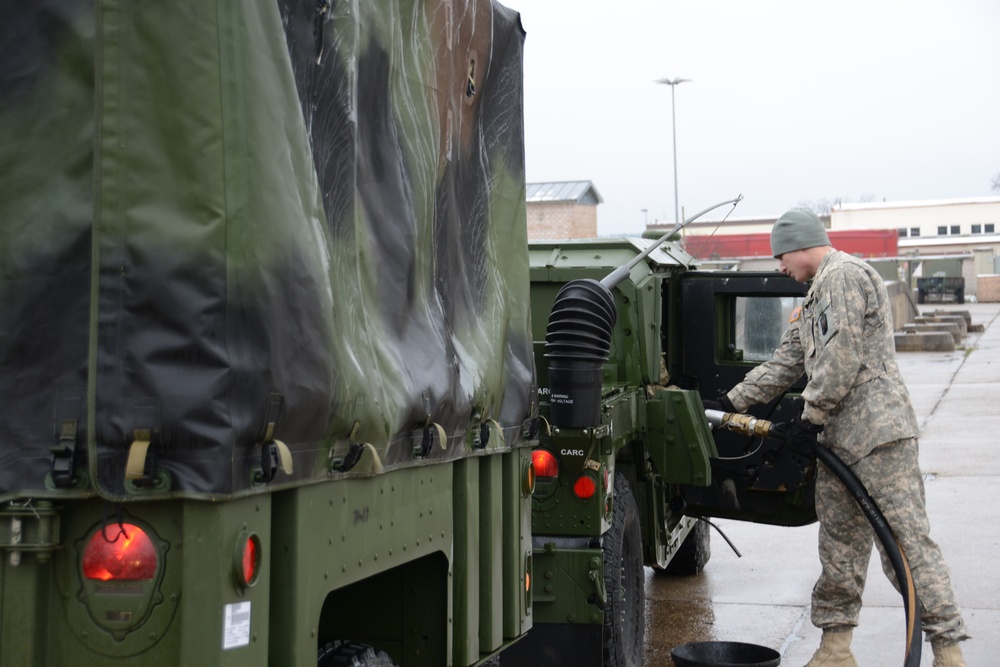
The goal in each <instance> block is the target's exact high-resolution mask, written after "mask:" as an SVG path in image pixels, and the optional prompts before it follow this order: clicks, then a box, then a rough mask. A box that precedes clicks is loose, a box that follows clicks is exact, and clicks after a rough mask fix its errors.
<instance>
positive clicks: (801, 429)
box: [771, 418, 823, 457]
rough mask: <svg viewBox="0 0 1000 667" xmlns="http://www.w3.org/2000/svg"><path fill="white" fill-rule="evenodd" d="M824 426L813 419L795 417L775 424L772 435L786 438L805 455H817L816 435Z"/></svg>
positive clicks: (788, 442)
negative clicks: (815, 422) (814, 422)
mask: <svg viewBox="0 0 1000 667" xmlns="http://www.w3.org/2000/svg"><path fill="white" fill-rule="evenodd" d="M822 430H823V427H822V426H820V425H818V424H813V423H812V422H811V421H809V420H806V419H801V418H795V419H792V420H791V421H787V422H781V423H778V424H775V425H774V427H773V428H772V429H771V437H772V438H775V439H777V440H784V441H785V444H786V445H787V446H789V447H790V448H791V449H792V450H794V451H795V452H797V453H799V454H803V455H805V456H809V457H813V456H816V437H817V436H818V435H819V434H820V432H822Z"/></svg>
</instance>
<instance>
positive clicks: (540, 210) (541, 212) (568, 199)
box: [527, 181, 604, 240]
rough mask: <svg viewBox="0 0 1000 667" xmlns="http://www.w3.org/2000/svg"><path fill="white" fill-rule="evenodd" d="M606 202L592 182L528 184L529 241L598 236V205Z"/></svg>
mask: <svg viewBox="0 0 1000 667" xmlns="http://www.w3.org/2000/svg"><path fill="white" fill-rule="evenodd" d="M603 201H604V199H602V198H601V195H600V194H599V193H598V192H597V188H595V187H594V184H593V183H591V182H590V181H561V182H556V183H528V184H527V213H528V239H529V240H536V239H589V238H593V237H595V236H597V205H598V204H600V203H601V202H603Z"/></svg>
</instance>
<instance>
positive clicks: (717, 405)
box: [701, 394, 736, 412]
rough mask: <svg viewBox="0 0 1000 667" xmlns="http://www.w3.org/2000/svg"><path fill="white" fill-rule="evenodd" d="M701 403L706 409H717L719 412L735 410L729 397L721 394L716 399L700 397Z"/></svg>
mask: <svg viewBox="0 0 1000 667" xmlns="http://www.w3.org/2000/svg"><path fill="white" fill-rule="evenodd" d="M701 404H702V405H704V406H705V409H706V410H718V411H719V412H736V408H735V407H734V406H733V402H732V401H730V400H729V397H728V396H726V395H725V394H722V395H721V396H719V397H718V398H716V399H711V398H703V399H701Z"/></svg>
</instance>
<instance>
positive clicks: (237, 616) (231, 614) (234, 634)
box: [222, 601, 250, 651]
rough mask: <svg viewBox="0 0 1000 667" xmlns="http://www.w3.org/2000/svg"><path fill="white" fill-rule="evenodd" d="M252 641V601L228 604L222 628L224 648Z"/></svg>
mask: <svg viewBox="0 0 1000 667" xmlns="http://www.w3.org/2000/svg"><path fill="white" fill-rule="evenodd" d="M249 643H250V602H249V601H248V602H237V603H236V604H227V605H226V620H225V624H224V625H223V629H222V650H224V651H225V650H228V649H231V648H237V647H239V646H246V645H247V644H249Z"/></svg>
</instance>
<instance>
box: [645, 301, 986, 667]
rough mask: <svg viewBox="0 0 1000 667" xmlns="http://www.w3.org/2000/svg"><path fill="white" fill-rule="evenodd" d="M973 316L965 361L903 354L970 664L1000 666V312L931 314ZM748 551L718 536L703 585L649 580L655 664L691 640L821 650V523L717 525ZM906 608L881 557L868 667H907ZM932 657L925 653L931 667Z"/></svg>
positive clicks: (866, 626) (795, 653)
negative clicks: (817, 619)
mask: <svg viewBox="0 0 1000 667" xmlns="http://www.w3.org/2000/svg"><path fill="white" fill-rule="evenodd" d="M921 309H922V310H923V311H927V312H929V311H931V310H936V309H942V310H967V311H969V312H970V313H971V315H972V322H973V324H982V325H984V326H985V331H984V332H982V333H970V334H969V336H968V337H967V338H966V339H965V340H964V341H963V342H962V343H961V347H960V348H959V349H956V351H954V352H900V353H898V354H897V359H898V361H899V366H900V368H901V370H902V373H903V377H904V378H905V380H906V385H907V387H908V389H909V391H910V396H911V398H912V399H913V405H914V408H915V410H916V412H917V417H918V419H919V421H920V425H921V435H920V466H921V469H922V471H923V473H924V480H925V487H926V492H927V509H928V514H929V516H930V521H931V536H932V537H933V538H934V540H935V541H937V543H938V544H939V545H940V547H941V549H942V551H943V552H944V557H945V560H946V561H947V563H948V566H949V569H950V570H951V579H952V584H953V586H954V588H955V594H956V597H957V599H958V604H959V605H960V606H961V608H962V611H963V615H964V617H965V621H966V625H967V626H968V629H969V634H971V635H972V639H971V640H969V641H967V642H964V643H963V645H962V649H963V652H964V654H965V658H966V662H967V663H968V664H969V665H981V666H984V667H986V666H992V665H998V664H1000V563H998V560H1000V521H998V519H1000V304H996V303H968V304H963V305H961V306H959V305H945V306H922V307H921ZM714 523H716V524H717V525H719V527H720V528H722V530H723V531H725V533H726V534H727V535H728V536H729V538H730V539H731V540H732V541H733V542H734V543H735V544H736V546H737V547H738V548H739V550H740V551H741V552H742V554H743V557H742V558H738V557H737V556H736V555H735V554H734V553H733V551H732V550H731V549H730V548H729V547H728V546H727V545H726V543H725V541H724V540H723V539H722V538H721V537H719V536H718V534H716V533H714V531H713V535H712V557H711V560H710V561H709V563H708V565H707V566H706V568H705V570H704V572H702V573H701V574H699V575H697V576H693V577H665V576H663V575H658V574H654V573H653V571H652V570H650V569H648V568H647V570H646V590H645V593H646V627H647V630H646V651H645V655H646V665H647V666H649V667H654V666H659V665H671V664H673V661H672V660H671V658H670V651H671V649H673V648H674V647H675V646H677V645H679V644H683V643H685V642H689V641H740V642H750V643H753V644H760V645H764V646H768V647H771V648H773V649H775V650H777V651H778V652H779V653H780V654H781V656H782V658H781V665H782V667H788V666H795V667H798V666H801V665H805V664H806V662H808V661H809V658H810V657H811V656H812V653H813V651H815V649H816V647H817V646H818V645H819V639H820V634H821V633H820V630H819V629H817V628H815V627H813V625H812V623H811V622H810V620H809V612H810V594H811V592H812V587H813V584H814V583H815V581H816V578H817V576H818V575H819V560H818V556H817V550H816V538H817V526H816V524H813V525H810V526H805V527H799V528H781V527H773V526H763V525H758V524H751V523H741V522H738V521H721V520H720V521H715V522H714ZM904 621H905V618H904V613H903V603H902V599H901V598H900V596H899V594H898V593H897V592H896V590H895V589H894V588H893V587H892V585H891V584H890V583H889V582H888V580H887V579H886V578H885V575H884V574H883V573H882V569H881V565H880V562H879V557H878V554H877V552H875V551H874V550H873V554H872V559H871V562H870V566H869V574H868V584H867V588H866V590H865V594H864V608H863V610H862V612H861V621H860V625H859V626H858V628H856V629H855V631H854V643H853V645H852V650H853V652H854V655H855V657H856V658H857V660H858V664H859V665H860V666H861V667H889V666H892V665H902V664H903V656H904V650H905V625H904ZM932 662H933V657H932V653H931V649H930V645H929V644H928V643H926V642H925V643H924V644H923V650H922V659H921V663H920V664H921V666H927V667H930V665H931V664H932Z"/></svg>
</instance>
